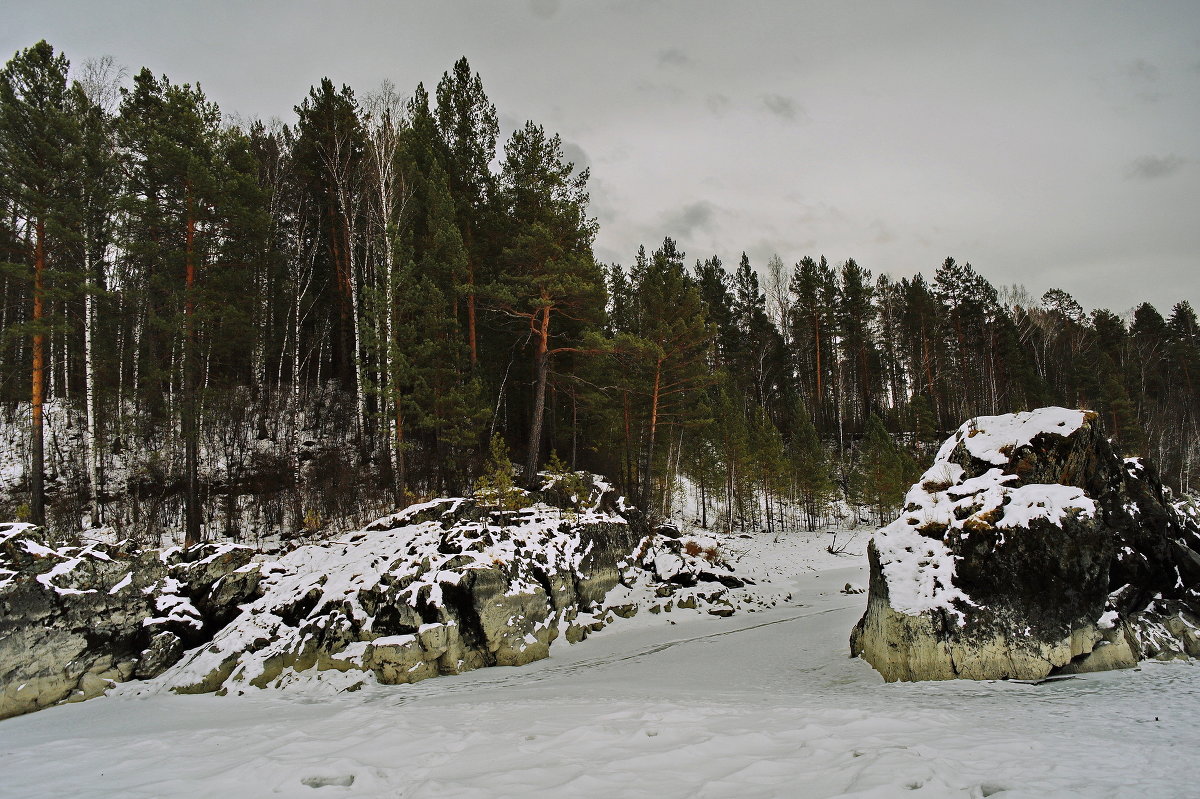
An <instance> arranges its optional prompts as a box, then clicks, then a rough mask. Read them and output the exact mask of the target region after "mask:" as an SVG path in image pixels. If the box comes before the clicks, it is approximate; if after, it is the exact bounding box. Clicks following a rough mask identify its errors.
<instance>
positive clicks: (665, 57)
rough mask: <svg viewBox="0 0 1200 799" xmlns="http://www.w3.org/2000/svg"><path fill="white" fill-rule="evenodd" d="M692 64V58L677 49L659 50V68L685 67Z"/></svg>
mask: <svg viewBox="0 0 1200 799" xmlns="http://www.w3.org/2000/svg"><path fill="white" fill-rule="evenodd" d="M691 63H692V58H691V56H689V55H688V54H687V53H685V52H683V51H682V50H680V49H679V48H678V47H671V48H668V49H666V50H660V51H659V53H658V65H659V66H660V67H686V66H688V65H690V64H691Z"/></svg>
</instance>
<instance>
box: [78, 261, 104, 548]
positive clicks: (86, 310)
mask: <svg viewBox="0 0 1200 799" xmlns="http://www.w3.org/2000/svg"><path fill="white" fill-rule="evenodd" d="M84 270H85V271H86V275H87V276H86V278H85V285H84V295H83V316H84V320H83V372H84V374H83V394H84V403H85V404H86V405H87V408H86V411H87V430H88V435H87V460H88V476H89V480H88V491H89V499H90V500H91V505H92V508H91V517H90V522H91V526H92V527H99V526H100V525H101V524H103V523H104V512H103V510H102V509H101V507H100V495H101V492H102V490H103V485H102V483H101V480H102V479H103V475H102V474H101V469H100V428H99V424H98V423H99V418H98V417H99V414H98V413H97V409H96V401H97V398H96V353H95V345H96V341H95V336H96V297H95V292H96V282H95V280H94V274H93V273H94V270H95V267H94V266H93V264H92V262H91V257H90V256H89V255H87V254H86V253H85V255H84Z"/></svg>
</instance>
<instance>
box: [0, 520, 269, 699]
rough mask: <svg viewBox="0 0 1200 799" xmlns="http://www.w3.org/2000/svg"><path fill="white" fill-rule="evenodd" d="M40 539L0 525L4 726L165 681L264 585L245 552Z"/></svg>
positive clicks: (20, 527)
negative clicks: (160, 677) (140, 682)
mask: <svg viewBox="0 0 1200 799" xmlns="http://www.w3.org/2000/svg"><path fill="white" fill-rule="evenodd" d="M40 534H41V531H39V530H38V529H37V528H35V527H33V526H32V525H28V524H0V685H2V686H3V689H2V691H0V719H2V718H7V717H9V716H15V715H19V714H21V713H28V712H30V711H33V710H39V709H41V708H43V707H46V706H48V705H51V704H54V703H57V702H60V701H63V700H76V699H88V698H91V697H93V696H97V695H99V694H100V693H102V692H103V691H104V690H105V689H107V688H108V687H109V686H111V685H112V684H113V683H115V682H120V681H123V680H128V679H131V678H133V677H152V676H154V675H156V674H158V673H159V672H160V671H162V669H163V668H165V667H166V666H167V665H169V664H170V663H171V662H174V660H175V659H177V658H178V656H179V655H180V654H181V653H182V651H183V649H184V648H186V647H187V646H194V645H195V644H198V643H200V642H203V641H205V640H207V639H208V638H209V637H211V635H212V634H213V633H214V632H215V631H216V630H217V629H219V628H220V627H221V626H222V625H223V624H224V623H225V622H226V621H228V619H229V616H230V612H229V611H230V608H231V607H233V608H236V603H238V602H240V601H244V600H245V599H246V598H248V597H249V596H250V595H251V594H252V593H253V591H254V590H255V586H256V584H257V581H258V569H257V567H255V566H252V565H249V561H250V558H251V556H252V554H253V551H252V550H250V549H249V548H247V547H241V546H237V545H233V544H222V545H217V544H204V545H201V546H199V547H193V548H192V549H190V550H187V551H184V550H181V549H178V548H174V549H171V550H165V551H158V550H145V551H138V550H133V549H127V548H125V547H122V546H121V545H107V544H100V543H91V544H88V545H86V546H63V545H47V544H46V543H43V542H42V541H40V540H39V537H40Z"/></svg>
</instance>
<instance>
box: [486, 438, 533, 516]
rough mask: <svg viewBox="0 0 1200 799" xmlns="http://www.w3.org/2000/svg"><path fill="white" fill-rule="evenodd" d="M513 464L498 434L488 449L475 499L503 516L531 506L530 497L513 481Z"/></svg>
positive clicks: (506, 446)
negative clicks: (497, 510)
mask: <svg viewBox="0 0 1200 799" xmlns="http://www.w3.org/2000/svg"><path fill="white" fill-rule="evenodd" d="M513 468H514V467H513V462H512V460H511V459H510V458H509V456H508V445H507V444H505V443H504V438H503V437H502V436H501V435H500V434H499V433H496V434H495V435H493V436H492V443H491V445H490V446H489V448H488V459H487V463H486V464H484V467H483V474H481V475H480V476H479V479H478V480H476V481H475V497H476V499H478V500H480V503H481V504H483V505H487V506H490V507H494V508H497V509H499V510H500V511H501V514H503V513H505V512H509V511H515V510H520V509H521V508H524V507H526V506H528V505H529V498H528V495H527V494H526V493H525V492H524V491H522V490H521V489H520V488H519V487H517V485H516V483H515V482H514V481H513Z"/></svg>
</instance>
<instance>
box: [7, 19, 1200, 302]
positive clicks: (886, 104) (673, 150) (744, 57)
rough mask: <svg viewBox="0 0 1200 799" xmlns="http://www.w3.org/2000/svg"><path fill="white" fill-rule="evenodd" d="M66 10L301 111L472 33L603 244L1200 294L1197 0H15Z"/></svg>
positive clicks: (102, 43) (259, 108) (75, 36)
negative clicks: (566, 161) (579, 197)
mask: <svg viewBox="0 0 1200 799" xmlns="http://www.w3.org/2000/svg"><path fill="white" fill-rule="evenodd" d="M7 5H8V8H6V9H5V12H4V25H3V28H2V30H0V53H3V54H4V55H5V56H7V55H8V54H11V53H13V52H15V51H16V50H18V49H20V48H22V47H27V46H29V45H30V44H32V43H34V42H35V41H37V40H38V39H41V38H45V39H47V40H48V41H50V43H51V44H53V45H54V46H55V47H57V48H59V49H60V50H63V51H65V52H66V54H67V55H68V57H69V58H71V59H72V61H73V62H75V63H82V62H83V61H84V60H86V59H88V58H92V57H96V56H102V55H111V56H113V57H114V58H115V59H116V60H117V61H118V63H121V64H124V65H125V66H127V67H128V68H129V69H130V71H131V72H132V71H136V70H137V69H138V68H140V67H142V66H148V67H150V68H151V69H153V70H154V71H155V72H156V73H166V74H167V75H169V76H170V78H171V79H172V80H174V81H177V82H181V83H182V82H196V81H199V82H200V83H201V84H202V86H203V87H204V89H205V91H206V93H207V94H208V95H209V97H210V98H211V99H213V100H215V101H217V102H218V103H219V104H220V105H221V107H222V109H223V110H224V111H226V112H227V113H230V112H233V113H237V114H241V115H243V116H245V117H256V116H257V117H264V118H267V117H271V116H278V117H280V118H281V119H283V120H284V121H291V119H292V116H293V113H292V107H293V106H294V105H295V104H296V103H298V102H299V101H300V100H301V99H302V98H303V96H304V95H305V94H306V92H307V90H308V87H309V86H310V85H311V84H313V83H315V82H317V81H319V80H320V78H321V77H322V76H326V75H328V76H329V77H331V78H332V79H333V80H334V81H335V82H336V83H348V84H350V85H351V86H352V87H354V88H355V90H356V91H358V92H359V93H363V92H367V91H370V90H372V89H374V88H376V87H378V85H379V84H380V82H381V81H382V80H383V79H385V78H388V79H391V80H392V81H393V82H394V83H395V84H396V85H397V86H398V87H400V89H401V90H403V91H405V92H408V91H411V89H412V87H415V86H416V84H417V82H418V81H424V82H425V84H426V86H427V87H430V88H432V86H433V85H434V84H436V82H437V80H438V78H439V77H440V75H441V74H442V72H443V71H445V70H446V69H448V68H450V66H451V65H452V64H453V62H454V61H455V60H456V59H457V58H458V57H459V56H460V55H466V56H467V57H468V58H469V59H470V62H471V65H472V67H473V68H475V69H476V70H478V71H479V72H480V73H481V74H482V77H483V81H484V86H485V89H486V90H487V92H488V94H489V95H490V97H491V98H492V100H493V101H494V102H495V103H496V106H497V108H498V109H499V111H500V115H501V121H502V125H503V126H504V127H505V129H506V131H508V130H511V129H512V127H513V126H514V125H516V124H519V123H520V122H523V121H524V120H525V119H533V120H535V121H537V122H540V123H542V124H544V125H545V126H546V127H547V128H549V129H551V130H554V131H557V132H559V133H561V134H562V137H563V139H564V141H565V142H567V144H568V154H569V155H570V156H571V157H573V158H574V159H575V160H576V161H577V162H580V163H582V164H585V165H587V166H590V167H591V169H592V183H591V188H592V200H593V205H592V211H593V213H594V214H595V215H596V216H597V217H598V218H599V220H600V223H601V232H600V236H599V238H598V240H597V243H596V252H597V256H598V257H599V258H600V259H601V260H604V261H610V262H611V261H616V262H620V263H625V264H628V263H630V262H631V261H632V257H633V254H634V253H635V252H636V250H637V246H638V245H639V244H641V243H645V244H646V245H647V247H648V249H652V248H653V247H654V246H656V245H657V244H658V243H660V242H661V241H662V238H663V236H666V235H670V236H672V237H674V238H676V239H677V240H678V241H679V242H680V244H681V247H682V249H684V250H685V251H686V252H687V255H688V260H689V262H691V261H693V260H694V259H696V258H704V257H708V256H710V255H712V254H714V253H715V254H718V255H720V256H721V258H722V259H723V260H724V261H725V262H726V264H727V265H728V266H730V267H732V266H734V265H736V263H737V259H738V257H739V256H740V254H741V252H742V251H743V250H745V251H747V252H748V253H749V255H750V258H751V261H752V263H754V264H755V266H758V267H762V266H763V265H764V264H765V263H766V261H767V259H768V258H769V257H770V256H771V254H772V253H778V254H779V255H780V256H781V257H782V258H783V259H784V261H785V263H787V264H788V265H789V266H790V265H791V264H792V263H794V262H795V261H796V260H799V259H800V258H801V257H803V256H804V255H814V256H816V255H821V254H824V255H825V256H827V257H828V258H829V259H830V261H833V262H840V261H843V260H845V259H846V258H851V257H852V258H855V259H856V260H857V261H858V262H859V263H860V264H861V265H862V266H864V267H866V268H868V269H871V270H872V271H874V272H875V273H876V274H878V273H880V272H886V273H888V274H890V275H892V276H894V277H900V276H905V275H911V274H913V273H915V272H917V271H924V272H925V273H926V274H927V275H929V274H931V273H932V271H933V269H934V268H936V266H937V265H938V264H939V263H940V262H941V261H942V259H943V258H945V257H946V256H947V255H952V256H954V257H955V258H956V259H958V260H960V261H970V262H971V263H972V264H973V265H974V266H975V267H976V269H978V270H979V271H980V272H982V273H983V274H984V275H985V276H987V277H988V278H989V279H990V280H991V281H992V282H993V283H994V284H996V285H997V286H1000V285H1002V284H1010V283H1021V284H1024V285H1025V286H1026V287H1027V288H1028V289H1029V291H1030V292H1031V293H1033V294H1034V296H1040V295H1041V293H1042V292H1043V291H1045V290H1046V289H1048V288H1051V287H1059V288H1063V289H1065V290H1067V291H1069V292H1071V293H1072V294H1073V295H1075V297H1076V298H1077V299H1078V300H1079V301H1080V302H1081V303H1082V304H1083V305H1084V306H1085V307H1086V308H1089V309H1090V308H1095V307H1101V306H1104V307H1111V308H1112V309H1113V310H1116V311H1118V312H1121V311H1124V310H1127V309H1128V308H1130V307H1132V306H1133V305H1134V304H1136V303H1137V302H1140V301H1142V300H1149V301H1150V302H1153V303H1155V304H1156V305H1158V306H1159V308H1160V310H1162V311H1163V313H1164V314H1165V313H1167V312H1169V310H1170V306H1171V305H1172V304H1173V303H1174V302H1176V301H1178V300H1180V299H1188V300H1190V301H1191V302H1192V303H1193V305H1200V302H1198V301H1200V2H1197V1H1196V0H1187V1H1185V2H1177V3H1171V2H1158V1H1157V0H1156V2H1143V3H1116V2H1080V3H1049V4H1048V3H1042V2H1031V3H1015V2H991V3H964V2H960V1H957V0H956V1H954V2H873V3H867V2H853V3H852V2H832V1H831V2H825V3H806V2H770V3H768V2H757V3H756V2H745V1H743V2H739V3H732V2H701V1H700V0H677V1H675V2H666V1H664V2H649V1H647V0H641V1H639V2H633V1H632V0H630V1H628V2H617V1H614V2H601V1H599V0H590V1H588V2H584V0H513V1H512V2H502V1H501V0H479V1H478V2H454V1H453V0H441V1H440V2H423V3H405V2H365V1H364V0H356V1H355V2H343V3H318V2H296V1H295V0H289V1H287V2H284V1H283V0H280V1H278V2H254V1H253V0H240V2H236V1H235V2H214V1H212V0H209V1H208V2H204V3H200V2H195V3H185V2H162V1H161V0H154V1H153V2H105V3H100V2H95V0H79V1H78V2H51V1H49V0H39V2H33V3H19V4H18V3H11V4H7Z"/></svg>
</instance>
